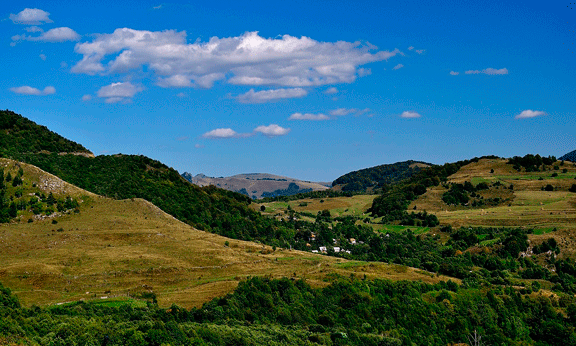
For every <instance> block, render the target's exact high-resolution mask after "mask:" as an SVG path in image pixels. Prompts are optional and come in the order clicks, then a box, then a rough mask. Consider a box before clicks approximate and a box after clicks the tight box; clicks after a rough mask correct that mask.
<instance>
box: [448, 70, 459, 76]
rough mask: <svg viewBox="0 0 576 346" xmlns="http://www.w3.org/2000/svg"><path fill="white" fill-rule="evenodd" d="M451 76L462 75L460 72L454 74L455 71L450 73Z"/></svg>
mask: <svg viewBox="0 0 576 346" xmlns="http://www.w3.org/2000/svg"><path fill="white" fill-rule="evenodd" d="M450 74H451V75H453V76H457V75H459V74H460V72H454V71H450Z"/></svg>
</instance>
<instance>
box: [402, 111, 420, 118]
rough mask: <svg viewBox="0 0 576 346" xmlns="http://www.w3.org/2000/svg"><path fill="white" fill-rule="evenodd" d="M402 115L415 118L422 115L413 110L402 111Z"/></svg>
mask: <svg viewBox="0 0 576 346" xmlns="http://www.w3.org/2000/svg"><path fill="white" fill-rule="evenodd" d="M400 117H402V118H412V119H413V118H420V117H421V115H420V114H418V113H416V112H413V111H406V112H402V114H400Z"/></svg>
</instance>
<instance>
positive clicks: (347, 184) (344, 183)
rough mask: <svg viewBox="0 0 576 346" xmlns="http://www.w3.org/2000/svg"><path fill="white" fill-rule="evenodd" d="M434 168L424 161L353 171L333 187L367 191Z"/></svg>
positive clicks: (333, 184) (337, 180)
mask: <svg viewBox="0 0 576 346" xmlns="http://www.w3.org/2000/svg"><path fill="white" fill-rule="evenodd" d="M431 166H434V165H433V164H431V163H427V162H422V161H413V160H408V161H402V162H396V163H392V164H385V165H380V166H375V167H370V168H364V169H361V170H358V171H353V172H350V173H347V174H344V175H343V176H341V177H339V178H338V179H336V180H334V182H333V183H332V186H333V187H335V188H336V189H341V190H342V191H366V190H368V189H374V188H378V187H381V186H382V185H384V184H392V183H396V182H399V181H400V180H403V179H406V178H410V177H411V176H412V175H414V174H416V173H417V172H419V171H420V170H422V169H423V168H427V167H431Z"/></svg>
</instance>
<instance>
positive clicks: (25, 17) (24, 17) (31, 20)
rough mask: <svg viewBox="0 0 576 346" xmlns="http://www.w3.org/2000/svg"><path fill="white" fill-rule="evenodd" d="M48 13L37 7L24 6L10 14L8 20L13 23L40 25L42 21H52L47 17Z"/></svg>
mask: <svg viewBox="0 0 576 346" xmlns="http://www.w3.org/2000/svg"><path fill="white" fill-rule="evenodd" d="M48 16H50V13H48V12H46V11H42V10H40V9H38V8H25V9H24V10H22V11H21V12H20V13H18V14H12V13H11V14H10V20H12V22H13V23H15V24H26V25H40V24H42V23H52V20H50V18H48Z"/></svg>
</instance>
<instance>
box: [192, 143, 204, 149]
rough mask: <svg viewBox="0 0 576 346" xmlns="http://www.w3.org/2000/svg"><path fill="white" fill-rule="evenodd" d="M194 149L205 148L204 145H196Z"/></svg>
mask: <svg viewBox="0 0 576 346" xmlns="http://www.w3.org/2000/svg"><path fill="white" fill-rule="evenodd" d="M194 148H196V149H202V148H204V145H203V144H195V145H194Z"/></svg>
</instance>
